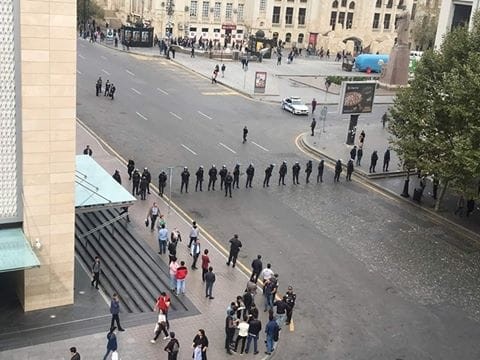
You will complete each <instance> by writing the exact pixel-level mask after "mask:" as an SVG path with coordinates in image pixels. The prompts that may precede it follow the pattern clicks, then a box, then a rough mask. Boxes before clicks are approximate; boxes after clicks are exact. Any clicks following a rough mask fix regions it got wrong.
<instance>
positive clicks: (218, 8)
mask: <svg viewBox="0 0 480 360" xmlns="http://www.w3.org/2000/svg"><path fill="white" fill-rule="evenodd" d="M221 10H222V3H221V2H218V1H216V2H215V7H214V10H213V17H214V18H215V20H220V11H221Z"/></svg>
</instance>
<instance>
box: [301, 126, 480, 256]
mask: <svg viewBox="0 0 480 360" xmlns="http://www.w3.org/2000/svg"><path fill="white" fill-rule="evenodd" d="M321 125H322V124H317V129H318V131H316V134H315V136H310V132H305V133H304V134H301V135H300V137H299V139H298V140H299V144H297V145H300V146H301V147H302V148H303V149H304V150H305V151H306V152H309V153H311V154H313V155H317V156H319V157H321V158H324V159H325V160H326V161H327V162H329V163H330V165H331V167H332V168H333V166H334V165H335V161H336V160H337V159H342V163H343V165H345V164H346V161H348V159H350V149H351V148H352V146H349V145H346V143H345V141H346V137H347V134H346V131H347V129H348V120H347V119H345V120H342V125H341V126H340V127H338V126H328V127H327V128H326V133H322V129H321ZM306 126H307V125H306ZM359 129H360V130H359V131H361V129H365V132H366V137H365V145H364V155H363V158H362V166H361V167H358V166H355V170H354V175H360V176H361V177H362V178H363V180H362V181H366V182H367V183H368V184H369V185H372V186H374V187H377V188H379V189H380V190H382V191H386V192H387V193H388V194H390V195H392V196H394V197H396V198H397V199H401V201H405V202H406V203H409V204H412V205H414V206H417V207H419V208H421V209H423V210H425V211H427V213H428V215H430V218H432V219H433V220H435V221H437V222H440V223H448V224H451V225H452V226H453V227H455V229H456V230H457V231H459V232H460V233H462V234H463V235H465V237H464V238H462V239H459V240H458V242H456V243H455V244H452V245H454V246H456V247H459V248H461V249H462V250H464V251H466V252H473V251H477V249H478V246H479V244H480V206H479V205H480V204H479V200H477V201H476V204H475V210H474V212H473V213H472V214H471V215H470V217H468V218H467V217H466V216H463V217H459V216H456V215H454V211H455V209H456V204H457V199H458V195H457V194H455V193H454V192H453V191H452V190H451V189H447V192H446V194H445V196H444V199H443V201H442V206H441V210H440V211H439V212H435V211H434V207H435V200H434V199H433V195H432V181H431V179H428V181H427V186H426V188H425V190H424V193H423V197H422V200H421V202H420V203H417V202H414V201H413V200H412V195H413V191H414V189H415V188H418V187H419V186H420V185H419V184H420V179H419V178H418V177H417V176H416V175H411V176H410V184H409V194H410V197H409V198H404V197H402V196H400V194H401V193H402V190H403V186H404V180H405V176H404V175H402V172H401V167H400V161H399V159H398V156H397V154H396V153H395V152H394V151H391V159H390V166H389V169H390V171H389V172H388V173H382V172H381V171H382V164H383V152H384V150H385V149H386V147H387V146H388V141H387V135H388V133H387V130H385V129H382V126H381V124H377V123H376V122H375V121H374V122H373V123H369V122H368V121H367V122H366V124H365V126H361V127H359ZM357 135H358V132H357ZM356 140H357V141H358V137H357V138H356ZM374 149H375V150H377V151H378V158H379V159H378V162H377V167H376V169H377V172H378V174H376V175H375V176H372V174H369V173H368V168H369V166H370V156H371V153H372V151H373V150H374ZM345 173H346V169H345V167H344V171H343V173H342V176H341V180H344V179H345ZM438 193H440V190H439V191H438Z"/></svg>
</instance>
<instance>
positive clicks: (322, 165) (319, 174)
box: [317, 160, 325, 184]
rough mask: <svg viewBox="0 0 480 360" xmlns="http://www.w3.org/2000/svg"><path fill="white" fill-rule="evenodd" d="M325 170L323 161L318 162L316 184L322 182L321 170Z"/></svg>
mask: <svg viewBox="0 0 480 360" xmlns="http://www.w3.org/2000/svg"><path fill="white" fill-rule="evenodd" d="M324 168H325V164H324V161H323V160H320V162H319V163H318V167H317V169H318V172H317V184H318V181H320V182H323V169H324Z"/></svg>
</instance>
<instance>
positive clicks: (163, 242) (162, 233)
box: [158, 224, 168, 255]
mask: <svg viewBox="0 0 480 360" xmlns="http://www.w3.org/2000/svg"><path fill="white" fill-rule="evenodd" d="M167 241H168V230H167V229H166V228H165V224H162V227H161V228H160V230H159V231H158V247H159V251H158V253H159V254H160V255H162V254H166V253H167Z"/></svg>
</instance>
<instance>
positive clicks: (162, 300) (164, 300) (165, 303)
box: [153, 291, 170, 329]
mask: <svg viewBox="0 0 480 360" xmlns="http://www.w3.org/2000/svg"><path fill="white" fill-rule="evenodd" d="M169 308H170V296H168V295H167V293H166V292H165V291H162V292H161V293H160V296H159V297H158V299H157V302H156V304H155V307H154V308H153V311H155V310H156V311H158V312H162V313H163V314H165V319H166V323H167V329H169V328H170V324H169V322H168V309H169Z"/></svg>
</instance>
